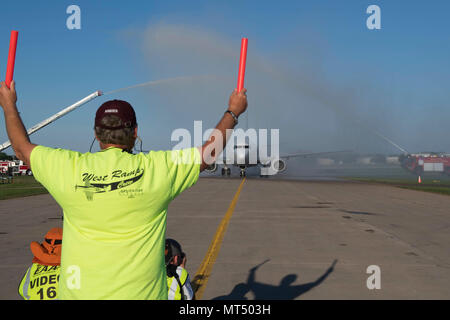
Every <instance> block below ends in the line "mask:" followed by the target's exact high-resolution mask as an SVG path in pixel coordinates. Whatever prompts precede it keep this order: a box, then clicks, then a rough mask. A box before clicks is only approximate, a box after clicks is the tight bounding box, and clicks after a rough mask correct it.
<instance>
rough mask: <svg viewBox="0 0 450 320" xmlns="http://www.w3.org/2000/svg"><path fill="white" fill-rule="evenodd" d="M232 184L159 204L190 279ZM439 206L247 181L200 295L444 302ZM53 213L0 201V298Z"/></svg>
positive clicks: (44, 203)
mask: <svg viewBox="0 0 450 320" xmlns="http://www.w3.org/2000/svg"><path fill="white" fill-rule="evenodd" d="M240 183H241V180H240V179H233V178H232V179H222V178H201V179H200V180H199V182H198V183H197V184H196V185H195V186H194V187H192V188H191V189H189V190H187V191H185V192H184V193H183V194H181V195H180V196H179V197H178V198H177V199H175V201H173V202H172V203H171V205H170V206H169V213H168V220H167V237H171V238H175V239H177V240H178V241H179V242H180V243H181V244H182V246H183V250H184V251H185V252H186V254H187V257H188V262H187V269H188V271H189V273H190V275H191V280H193V278H194V277H195V274H196V271H197V270H198V269H199V267H200V264H201V263H202V260H203V258H204V256H205V255H206V253H207V251H208V248H209V245H210V243H211V241H212V239H213V238H214V235H215V233H216V229H217V227H218V226H219V224H220V222H221V221H222V219H223V217H224V215H225V213H226V212H227V209H228V207H229V206H230V202H231V200H232V199H233V197H234V196H235V194H236V191H237V189H238V186H239V184H240ZM449 208H450V197H448V196H444V195H438V194H432V193H425V192H419V191H413V190H406V189H400V188H395V187H391V186H386V185H378V184H366V183H359V182H341V181H294V180H277V179H259V178H249V179H247V180H246V181H245V182H244V185H243V189H242V191H241V193H240V196H239V200H238V202H237V205H236V207H235V209H234V212H233V215H232V217H231V219H230V221H229V225H228V228H227V230H226V233H225V236H224V238H223V241H222V243H221V247H220V251H219V253H218V256H217V259H216V260H215V263H214V266H213V268H212V271H211V274H210V277H209V279H208V282H207V283H206V285H205V287H204V293H203V296H202V297H201V298H202V299H250V300H251V299H285V300H290V299H450V254H449V252H450V234H449V231H450V209H449ZM61 215H62V212H61V209H60V208H59V206H58V205H57V203H56V202H55V201H54V200H53V199H52V198H51V197H50V196H49V195H41V196H33V197H26V198H21V199H13V200H4V201H0V241H1V243H2V245H1V246H0V256H1V257H2V258H1V260H2V263H1V264H0V270H1V273H0V299H18V298H19V296H18V294H17V286H18V284H19V281H20V279H21V277H22V276H23V273H24V272H25V271H26V269H27V267H28V266H29V265H30V264H31V259H32V255H31V252H30V249H29V244H30V242H31V241H42V238H43V236H44V234H45V233H46V231H47V230H48V229H50V228H51V227H54V226H61V225H62V221H61V220H60V217H61ZM369 266H377V267H378V268H379V271H380V277H379V279H380V282H379V284H380V285H381V288H380V289H369V288H368V286H367V282H368V278H369V277H371V276H372V273H373V271H371V272H370V273H367V269H368V267H369ZM375 268H376V267H375ZM372 277H373V276H372ZM371 280H373V279H372V278H371ZM369 282H370V283H374V282H373V281H369Z"/></svg>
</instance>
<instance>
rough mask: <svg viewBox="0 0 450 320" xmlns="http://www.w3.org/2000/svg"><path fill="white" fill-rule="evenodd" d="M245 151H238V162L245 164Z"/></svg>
mask: <svg viewBox="0 0 450 320" xmlns="http://www.w3.org/2000/svg"><path fill="white" fill-rule="evenodd" d="M245 158H246V157H245V152H237V154H236V160H237V163H238V164H245Z"/></svg>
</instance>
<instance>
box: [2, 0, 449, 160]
mask: <svg viewBox="0 0 450 320" xmlns="http://www.w3.org/2000/svg"><path fill="white" fill-rule="evenodd" d="M71 4H76V5H78V6H79V7H80V8H81V24H82V28H81V30H68V29H67V28H66V19H67V17H68V16H69V15H68V14H67V13H66V8H67V7H68V6H69V5H71ZM371 4H377V5H378V6H380V8H381V26H382V29H381V30H373V31H371V30H368V29H367V28H366V19H367V17H368V14H366V12H365V11H366V8H367V7H368V6H369V5H371ZM449 9H450V3H449V2H448V1H432V2H425V1H375V0H373V1H321V0H319V1H312V0H311V1H278V2H274V1H242V0H241V1H211V0H210V1H197V0H192V1H128V2H125V1H112V0H96V1H92V0H90V1H61V0H58V1H42V2H39V3H37V2H34V1H20V2H12V1H10V2H5V3H3V4H2V19H1V21H0V74H1V75H2V77H4V73H5V69H6V59H7V54H8V46H9V35H10V31H11V30H13V29H15V30H19V44H18V49H17V57H16V70H15V77H14V78H15V80H16V82H17V88H18V94H19V103H18V105H19V108H20V111H21V115H22V117H23V120H24V122H25V125H26V127H30V126H32V125H34V124H35V123H37V122H39V121H41V120H43V119H45V118H47V117H48V116H50V115H52V114H54V113H56V112H57V111H59V110H61V109H62V108H64V107H66V106H68V105H70V104H72V103H74V102H75V101H77V100H79V99H81V98H83V97H84V96H86V95H88V94H90V93H91V92H93V91H95V90H103V91H109V90H113V89H118V88H121V87H125V86H130V85H133V84H137V83H140V82H145V81H150V80H157V79H163V78H170V77H174V76H177V75H189V74H192V75H194V74H195V73H197V74H200V75H205V74H214V75H215V76H219V77H220V76H224V77H227V78H226V79H227V81H228V82H227V81H219V82H217V83H207V82H206V83H205V82H198V83H189V85H188V86H186V87H185V88H184V89H183V88H180V86H175V87H170V88H162V87H161V88H157V89H151V88H147V89H145V88H143V89H133V90H129V91H124V92H122V93H120V94H119V95H118V96H106V97H101V98H98V99H96V100H94V101H93V102H91V103H89V104H87V105H85V106H83V107H82V108H80V109H78V110H76V111H75V112H73V113H71V114H69V115H67V116H66V117H65V118H62V119H60V120H58V121H57V122H55V123H54V124H52V125H51V126H49V127H47V128H45V129H43V130H42V131H40V132H38V133H36V134H35V135H33V136H32V141H33V142H34V143H38V144H43V145H48V146H53V147H65V148H71V149H75V150H78V151H82V152H84V151H87V150H88V149H89V145H90V142H91V140H92V138H93V133H92V126H93V117H94V114H95V110H96V109H97V107H98V106H99V105H100V104H101V103H102V102H104V101H106V100H108V99H112V98H119V99H124V100H128V101H130V102H131V103H132V104H133V105H134V107H135V109H136V111H137V114H138V122H139V125H140V127H139V130H140V132H141V134H140V135H141V137H142V138H143V140H144V146H145V148H146V149H149V148H171V147H173V143H171V141H170V132H171V131H172V130H173V129H175V128H178V127H186V128H188V129H190V128H192V126H193V121H194V120H204V121H205V125H208V126H213V125H214V124H215V122H217V120H218V119H219V117H220V116H221V114H222V112H223V110H224V108H225V106H226V103H227V97H228V94H229V92H230V91H231V90H232V89H233V87H234V86H235V78H234V76H235V74H237V60H238V55H239V46H240V38H241V37H242V36H246V37H248V38H249V61H248V69H247V74H248V77H247V82H246V86H247V87H248V89H249V101H250V108H249V112H251V115H252V117H251V118H250V125H253V126H259V127H261V126H262V127H269V128H270V127H274V128H280V135H281V138H282V145H283V143H284V145H285V146H286V149H289V150H288V151H294V150H299V149H308V150H313V151H321V150H325V149H328V150H330V149H339V148H348V147H350V148H352V149H354V148H356V149H358V150H360V151H374V152H395V151H396V150H395V149H392V147H390V146H389V145H386V143H385V142H383V141H380V140H379V138H376V137H374V135H373V134H371V133H370V130H366V131H365V130H364V128H361V127H355V126H354V122H353V120H349V119H348V118H351V117H355V119H357V120H358V121H360V122H362V123H365V124H367V126H368V127H370V128H372V129H374V130H378V131H381V132H383V133H384V134H386V135H387V136H389V137H391V138H392V139H393V140H394V141H396V142H397V143H399V144H400V145H402V146H404V147H405V148H407V149H408V150H411V151H420V150H436V151H441V150H444V151H450V142H449V141H450V139H447V138H446V136H447V135H448V134H449V133H450V127H449V126H448V125H446V123H447V120H446V119H447V117H448V116H450V112H449V107H450V106H449V103H448V101H449V93H448V92H449V90H448V87H449V80H450V75H449V74H450V73H449V71H450V63H449V59H448V57H450V41H449V40H450V39H449V38H450V27H449V26H448V23H447V15H448V12H449ZM183 30H185V31H186V32H187V33H189V35H190V36H191V37H193V38H195V37H196V35H198V36H199V37H201V36H202V35H206V37H207V38H208V41H210V42H205V43H203V42H202V43H201V44H202V45H205V46H206V48H209V47H208V46H210V45H209V43H212V44H216V43H223V44H224V45H223V48H222V47H221V49H220V50H222V51H220V52H219V53H218V54H217V56H216V57H208V56H207V55H208V54H209V52H205V51H202V52H201V53H200V55H199V59H194V57H192V56H191V57H186V55H187V54H192V48H190V47H189V44H185V45H184V46H183V45H181V44H180V45H179V46H178V47H177V44H174V45H173V46H171V45H168V44H166V43H164V42H161V43H159V42H158V43H156V44H155V43H150V41H152V39H157V38H155V37H156V36H157V35H158V34H172V33H173V32H178V33H180V34H181V36H183V32H184V31H183ZM164 32H166V33H164ZM175 39H178V38H175ZM216 41H217V42H216ZM164 46H166V47H164ZM227 48H229V49H230V52H233V53H234V52H235V57H233V56H232V55H229V54H228V55H227V53H226V52H227V50H226V49H227ZM170 50H173V51H176V52H171V51H170ZM185 50H187V51H185ZM189 50H191V51H189ZM185 52H188V53H185ZM212 52H214V50H212ZM221 52H223V56H220V54H221ZM194 53H195V52H194ZM158 54H159V56H158ZM202 54H204V55H205V57H203V56H201V55H202ZM192 55H194V54H192ZM210 58H211V60H209V59H210ZM252 59H253V60H252ZM205 60H208V61H207V62H204V63H203V61H205ZM256 60H257V61H258V63H259V62H261V61H262V62H261V63H259V65H258V66H259V67H260V69H258V70H259V71H256V69H257V67H258V66H257V65H256V63H255V61H256ZM233 63H235V68H234V67H233ZM252 63H253V64H252ZM222 65H223V66H222ZM268 65H269V67H268V68H269V69H271V68H274V69H278V68H280V70H281V69H283V70H284V71H283V75H281V73H280V74H279V77H280V79H281V78H282V77H283V78H284V75H285V74H288V76H286V77H285V78H284V79H288V78H289V79H295V78H297V77H299V78H301V79H302V80H301V82H300V83H303V84H305V83H306V87H307V86H308V85H310V83H315V84H314V88H310V89H311V90H310V91H309V95H308V94H307V93H305V92H302V90H301V89H302V88H300V89H299V91H298V92H300V93H301V94H300V93H299V95H296V94H297V93H296V91H297V90H296V89H293V88H287V87H286V84H285V83H283V81H281V80H280V81H278V80H277V79H275V78H271V76H270V75H271V73H267V72H266V71H267V68H266V69H264V68H265V67H261V66H268ZM220 66H222V67H220ZM225 66H226V67H225ZM252 67H253V69H252ZM261 68H262V69H261ZM263 69H264V70H266V71H264V70H263ZM261 70H262V71H261ZM258 72H259V73H258ZM264 72H266V73H264ZM284 72H285V73H284ZM272 74H273V73H272ZM262 78H264V81H265V82H263V80H262ZM266 78H267V79H266ZM269 78H270V79H269ZM253 79H254V80H253ZM252 80H253V82H252ZM309 80H311V81H309ZM277 81H278V82H277ZM286 81H288V80H286ZM291 82H292V81H291ZM256 83H257V85H256ZM187 88H189V89H187ZM267 88H273V90H274V92H273V93H271V94H270V98H271V99H273V103H272V104H270V105H264V102H265V101H267V100H268V99H265V98H264V99H263V98H262V97H263V96H264V94H265V95H269V93H267ZM197 90H198V92H197ZM284 90H286V92H285V91H284ZM323 90H329V92H326V93H324V96H327V97H330V98H329V99H328V100H322V101H321V99H317V98H318V96H317V93H314V94H312V93H311V92H316V91H323ZM283 97H289V99H287V98H286V99H287V100H286V101H284V100H283ZM343 97H345V98H343ZM349 97H350V98H349ZM197 99H199V100H201V101H202V102H199V103H197V102H196V100H197ZM252 99H253V101H254V102H260V103H259V104H258V107H256V106H255V107H254V108H253V109H252V104H251V103H252ZM258 99H259V100H258ZM340 99H342V100H340ZM348 99H350V100H351V101H352V102H351V103H352V106H348V105H345V106H344V103H343V102H344V101H345V102H347V101H350V100H348ZM317 100H319V101H317ZM277 103H278V104H279V105H275V104H277ZM175 104H176V105H177V106H176V107H175V106H173V105H175ZM326 104H329V105H326ZM332 104H334V105H333V106H331V105H332ZM172 107H173V108H174V109H171V108H172ZM330 110H332V111H330ZM280 114H281V115H280ZM300 118H301V119H300ZM347 120H348V121H347ZM0 127H1V129H0V140H1V141H0V143H2V142H3V141H5V140H7V136H6V131H5V129H4V120H3V118H1V119H0ZM285 128H286V129H285ZM284 129H285V130H284ZM355 136H358V137H360V138H361V139H356V138H354V137H355ZM352 139H353V140H352ZM350 140H351V141H350ZM349 141H350V142H349ZM368 146H370V147H368ZM358 150H357V151H358ZM7 152H8V153H11V149H8V150H7Z"/></svg>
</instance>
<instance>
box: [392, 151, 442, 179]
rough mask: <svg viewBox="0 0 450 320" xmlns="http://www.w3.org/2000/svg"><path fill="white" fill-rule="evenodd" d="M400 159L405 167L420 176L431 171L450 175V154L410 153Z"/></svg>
mask: <svg viewBox="0 0 450 320" xmlns="http://www.w3.org/2000/svg"><path fill="white" fill-rule="evenodd" d="M399 160H400V163H401V165H402V167H403V168H405V169H406V170H408V171H411V172H413V173H415V174H417V175H419V176H420V175H421V174H423V173H431V172H435V173H442V174H448V175H450V155H448V154H439V153H418V154H408V155H402V156H400V158H399Z"/></svg>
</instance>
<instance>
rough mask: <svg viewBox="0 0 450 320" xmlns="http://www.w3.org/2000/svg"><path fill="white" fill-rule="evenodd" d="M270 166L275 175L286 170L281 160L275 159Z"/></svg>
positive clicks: (284, 163)
mask: <svg viewBox="0 0 450 320" xmlns="http://www.w3.org/2000/svg"><path fill="white" fill-rule="evenodd" d="M270 166H271V167H272V169H273V170H275V171H276V172H277V173H278V172H283V171H284V170H286V162H285V161H284V160H281V159H276V160H274V161H272V163H271V164H270Z"/></svg>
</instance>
